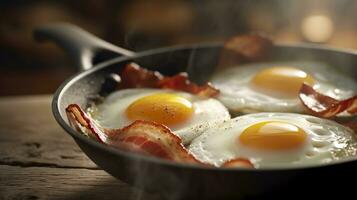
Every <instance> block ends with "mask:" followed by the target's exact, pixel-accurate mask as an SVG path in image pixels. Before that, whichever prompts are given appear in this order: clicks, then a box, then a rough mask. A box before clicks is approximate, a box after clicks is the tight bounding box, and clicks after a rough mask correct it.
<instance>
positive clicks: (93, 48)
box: [33, 23, 135, 70]
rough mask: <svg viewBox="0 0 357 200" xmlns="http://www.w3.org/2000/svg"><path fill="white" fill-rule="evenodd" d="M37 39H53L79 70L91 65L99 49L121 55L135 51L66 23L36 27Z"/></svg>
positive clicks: (131, 54)
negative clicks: (70, 57)
mask: <svg viewBox="0 0 357 200" xmlns="http://www.w3.org/2000/svg"><path fill="white" fill-rule="evenodd" d="M33 35H34V38H35V39H36V40H37V41H47V40H50V41H53V42H55V43H56V44H57V45H58V46H60V47H61V48H63V49H64V50H66V51H67V52H68V53H69V54H70V55H71V56H72V57H73V58H74V59H75V61H76V63H77V65H78V66H79V67H80V69H81V70H87V69H90V68H92V67H93V58H94V56H95V55H96V54H97V53H98V52H100V51H103V50H105V51H109V52H114V53H116V54H119V55H121V56H134V55H135V53H134V52H132V51H129V50H126V49H123V48H120V47H117V46H115V45H113V44H111V43H108V42H106V41H104V40H102V39H100V38H98V37H96V36H94V35H92V34H90V33H88V32H87V31H85V30H83V29H81V28H79V27H77V26H75V25H72V24H68V23H57V24H49V25H44V26H41V27H38V28H36V29H35V30H34V32H33Z"/></svg>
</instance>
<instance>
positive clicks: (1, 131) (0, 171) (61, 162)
mask: <svg viewBox="0 0 357 200" xmlns="http://www.w3.org/2000/svg"><path fill="white" fill-rule="evenodd" d="M50 103H51V97H50V96H27V97H23V96H22V97H2V98H0V200H10V199H13V200H15V199H16V200H20V199H26V200H37V199H89V200H90V199H101V200H106V199H119V200H121V199H129V200H130V199H155V200H156V199H161V198H160V197H159V196H158V195H156V194H148V193H145V192H142V191H140V190H138V189H136V188H133V187H131V186H129V185H127V184H125V183H123V182H121V181H119V180H117V179H115V178H113V177H112V176H110V175H109V174H107V173H106V172H105V171H103V170H101V169H99V168H98V167H97V166H96V165H95V164H94V163H93V162H92V161H91V160H89V158H87V157H86V155H85V154H84V153H82V151H81V150H80V149H79V147H78V146H77V145H76V144H75V142H74V141H73V140H72V138H71V137H70V136H69V135H67V134H66V133H65V132H64V131H63V130H62V129H61V128H60V126H59V125H58V124H57V123H56V122H55V120H54V118H53V117H52V113H51V107H50Z"/></svg>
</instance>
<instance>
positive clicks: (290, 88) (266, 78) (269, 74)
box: [251, 67, 315, 98]
mask: <svg viewBox="0 0 357 200" xmlns="http://www.w3.org/2000/svg"><path fill="white" fill-rule="evenodd" d="M314 82H315V81H314V78H313V77H312V76H311V75H309V74H307V73H306V72H304V71H302V70H300V69H297V68H294V67H271V68H267V69H264V70H261V71H259V72H258V73H256V74H255V76H254V77H253V78H252V80H251V84H252V85H253V86H254V87H256V88H257V89H259V90H261V91H262V92H265V93H267V94H269V95H279V96H280V97H287V98H294V97H297V96H298V94H299V91H300V88H301V86H302V84H303V83H306V84H309V85H313V84H314Z"/></svg>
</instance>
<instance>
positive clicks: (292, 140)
mask: <svg viewBox="0 0 357 200" xmlns="http://www.w3.org/2000/svg"><path fill="white" fill-rule="evenodd" d="M305 140H306V133H305V131H303V130H302V129H301V128H299V127H297V126H295V125H293V124H289V123H286V122H278V121H268V122H260V123H257V124H254V125H252V126H249V127H248V128H246V129H245V130H244V131H243V132H242V134H240V136H239V142H240V143H242V144H244V145H246V146H249V147H252V148H256V149H261V150H287V149H293V148H297V147H299V146H301V145H302V144H303V143H304V141H305Z"/></svg>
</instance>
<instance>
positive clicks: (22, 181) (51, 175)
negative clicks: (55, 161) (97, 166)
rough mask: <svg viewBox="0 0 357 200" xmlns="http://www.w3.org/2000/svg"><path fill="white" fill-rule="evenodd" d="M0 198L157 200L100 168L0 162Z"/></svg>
mask: <svg viewBox="0 0 357 200" xmlns="http://www.w3.org/2000/svg"><path fill="white" fill-rule="evenodd" d="M0 171H1V173H0V199H4V200H5V199H6V200H19V199H24V200H40V199H51V200H52V199H68V200H70V199H86V200H91V199H93V200H94V199H101V200H107V199H108V200H109V199H119V200H121V199H123V200H124V199H125V200H134V199H135V200H141V199H143V200H144V199H145V200H146V199H148V200H159V199H160V197H159V196H157V195H152V194H147V193H143V192H141V191H140V190H138V189H134V188H132V187H130V186H128V185H127V184H125V183H122V182H120V181H118V180H116V179H115V178H113V177H112V176H110V175H108V174H107V173H106V172H104V171H102V170H90V169H60V168H46V167H25V168H24V167H14V166H5V165H0Z"/></svg>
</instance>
